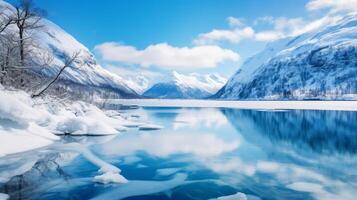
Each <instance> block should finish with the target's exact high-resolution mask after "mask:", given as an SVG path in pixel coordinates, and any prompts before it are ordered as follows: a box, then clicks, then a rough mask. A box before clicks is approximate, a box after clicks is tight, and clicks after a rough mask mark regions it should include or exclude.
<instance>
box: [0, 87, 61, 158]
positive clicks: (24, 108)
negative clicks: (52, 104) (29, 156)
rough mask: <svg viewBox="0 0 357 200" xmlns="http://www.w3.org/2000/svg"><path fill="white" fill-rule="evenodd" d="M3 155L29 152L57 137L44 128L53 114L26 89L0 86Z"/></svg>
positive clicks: (0, 136)
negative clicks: (36, 104)
mask: <svg viewBox="0 0 357 200" xmlns="http://www.w3.org/2000/svg"><path fill="white" fill-rule="evenodd" d="M0 93H1V95H0V141H1V146H0V156H5V155H7V154H12V153H18V152H22V151H28V150H31V149H35V148H40V147H43V146H46V145H49V144H51V143H52V142H53V141H54V140H56V139H58V138H57V137H56V136H55V135H53V134H51V133H50V131H49V130H48V129H46V128H45V127H43V126H44V125H46V124H48V121H49V120H50V114H49V112H47V110H45V109H44V108H43V107H41V106H37V107H35V106H34V102H33V101H32V99H31V98H30V96H29V95H28V94H26V93H24V92H14V91H12V92H11V91H5V90H3V89H0Z"/></svg>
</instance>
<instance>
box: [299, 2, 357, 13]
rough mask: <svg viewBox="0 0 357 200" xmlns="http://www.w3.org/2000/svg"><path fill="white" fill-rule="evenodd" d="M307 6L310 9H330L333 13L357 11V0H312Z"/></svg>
mask: <svg viewBox="0 0 357 200" xmlns="http://www.w3.org/2000/svg"><path fill="white" fill-rule="evenodd" d="M306 8H307V9H308V10H310V11H314V10H323V9H328V10H330V12H331V13H336V12H341V11H342V12H344V11H347V12H350V11H357V0H311V1H310V2H309V3H307V4H306Z"/></svg>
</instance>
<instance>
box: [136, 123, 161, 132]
mask: <svg viewBox="0 0 357 200" xmlns="http://www.w3.org/2000/svg"><path fill="white" fill-rule="evenodd" d="M163 128H164V127H163V126H160V125H156V124H143V125H140V126H139V130H142V131H153V130H159V129H163Z"/></svg>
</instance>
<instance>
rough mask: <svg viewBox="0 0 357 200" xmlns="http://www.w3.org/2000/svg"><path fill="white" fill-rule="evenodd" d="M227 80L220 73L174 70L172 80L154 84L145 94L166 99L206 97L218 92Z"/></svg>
mask: <svg viewBox="0 0 357 200" xmlns="http://www.w3.org/2000/svg"><path fill="white" fill-rule="evenodd" d="M226 81H227V80H226V79H225V78H223V77H222V76H220V75H218V74H204V75H201V74H197V73H191V74H188V75H184V74H180V73H178V72H176V71H174V72H172V76H171V81H168V82H162V83H157V84H155V85H153V86H152V87H151V88H150V89H148V90H147V91H145V92H144V94H143V96H145V97H150V98H166V99H186V98H187V99H188V98H205V97H208V96H211V95H212V94H214V93H216V92H217V91H218V90H219V89H220V88H221V87H222V86H223V85H224V84H225V83H226Z"/></svg>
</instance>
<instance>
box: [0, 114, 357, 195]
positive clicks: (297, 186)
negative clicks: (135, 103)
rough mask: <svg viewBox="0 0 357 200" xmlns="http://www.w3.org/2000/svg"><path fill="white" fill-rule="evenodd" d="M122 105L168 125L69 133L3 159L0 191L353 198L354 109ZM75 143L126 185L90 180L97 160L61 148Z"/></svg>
mask: <svg viewBox="0 0 357 200" xmlns="http://www.w3.org/2000/svg"><path fill="white" fill-rule="evenodd" d="M122 112H124V113H125V114H126V115H129V116H132V118H137V120H148V121H150V122H152V123H155V124H159V125H163V126H164V127H165V128H164V129H161V130H157V131H139V130H137V128H131V129H130V130H129V131H127V132H125V133H123V134H120V135H117V136H113V137H92V138H86V137H65V138H63V140H62V141H61V142H60V143H59V144H56V145H54V146H53V147H48V148H46V149H42V150H41V151H36V152H27V153H24V154H20V155H14V156H10V157H6V158H2V159H0V177H2V179H1V178H0V192H5V193H9V194H10V195H11V197H12V198H13V199H63V198H69V199H90V198H96V199H124V198H125V199H212V198H217V197H220V196H226V195H232V194H235V193H237V192H242V193H245V194H246V195H247V197H248V199H356V196H357V156H356V153H357V112H341V111H296V110H286V111H263V110H236V109H211V108H200V109H193V108H190V109H188V108H139V109H134V110H126V111H125V110H123V111H122ZM138 116H140V117H139V118H138ZM70 142H76V143H80V144H81V145H82V146H85V147H87V148H88V149H90V150H91V151H92V152H93V153H94V154H95V155H97V156H98V157H100V158H101V159H103V160H105V161H106V162H109V163H111V164H113V165H115V166H118V167H119V168H120V169H121V170H122V173H121V174H122V175H123V176H125V177H126V178H127V179H128V180H129V183H127V184H122V185H117V184H109V185H102V184H97V183H94V182H93V177H94V176H96V175H97V174H98V173H97V171H98V167H96V166H94V165H93V164H92V163H91V162H89V161H88V160H87V159H86V158H85V157H84V156H83V155H81V154H79V153H75V152H74V151H72V150H69V149H67V150H63V149H64V148H61V145H65V144H66V143H70ZM33 164H34V166H33V167H32V169H31V170H30V171H27V172H26V173H23V174H22V175H17V176H15V177H12V178H11V179H8V180H6V181H5V183H3V184H1V182H4V180H5V178H4V177H6V176H8V177H10V176H11V173H13V174H16V172H17V173H18V172H19V171H21V169H24V168H26V166H28V165H30V166H31V165H33ZM18 168H19V169H18ZM9 174H10V175H9ZM1 180H2V181H1Z"/></svg>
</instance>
